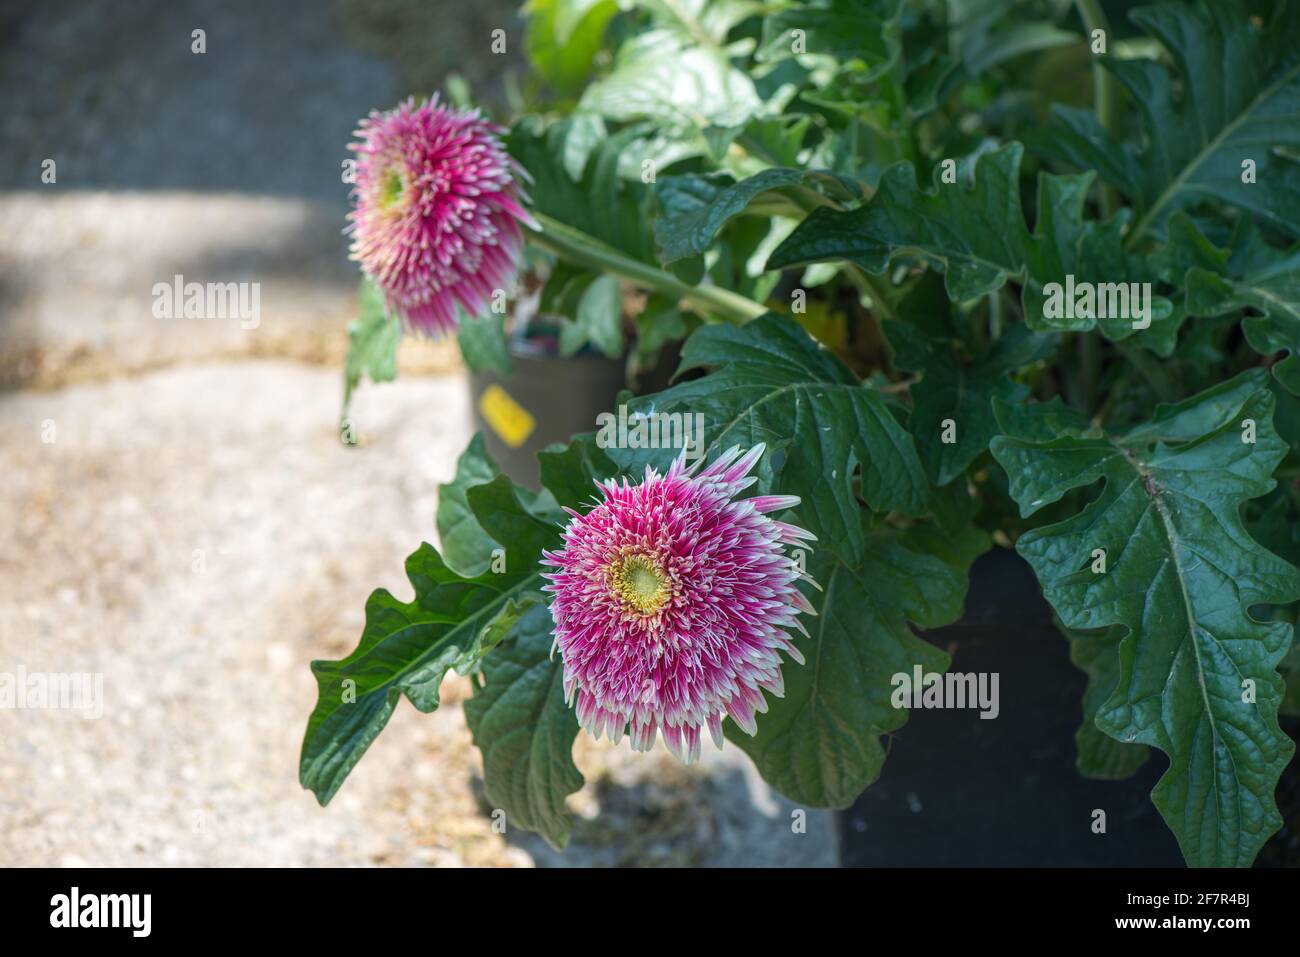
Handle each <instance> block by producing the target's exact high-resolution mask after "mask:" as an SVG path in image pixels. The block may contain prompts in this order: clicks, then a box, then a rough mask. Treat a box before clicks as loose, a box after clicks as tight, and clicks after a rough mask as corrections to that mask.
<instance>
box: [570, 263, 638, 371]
mask: <svg viewBox="0 0 1300 957" xmlns="http://www.w3.org/2000/svg"><path fill="white" fill-rule="evenodd" d="M588 342H590V343H591V344H592V345H594V346H595V347H596V348H597V349H599V350H600V351H601V352H603V353H604V354H605V355H606V356H608V357H609V358H611V359H617V358H618V357H619V356H621V355H622V354H623V292H622V288H621V287H620V285H619V281H618V279H616V278H615V277H613V276H599V277H597V278H596V279H594V280H593V281H592V282H591V283H589V284H588V285H587V287H586V288H585V289H584V290H583V292H582V296H581V298H580V299H579V300H578V308H577V311H576V314H575V316H574V318H573V319H566V320H565V321H564V323H563V324H562V325H561V326H560V354H561V355H564V356H571V355H573V354H574V353H576V352H577V351H578V350H579V349H581V348H582V347H583V346H585V345H586V344H587V343H588Z"/></svg>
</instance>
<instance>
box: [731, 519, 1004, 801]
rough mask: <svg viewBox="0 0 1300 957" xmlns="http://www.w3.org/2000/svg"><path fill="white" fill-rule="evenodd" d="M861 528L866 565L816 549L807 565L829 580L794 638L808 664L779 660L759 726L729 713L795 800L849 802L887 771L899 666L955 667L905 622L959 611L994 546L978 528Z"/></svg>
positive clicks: (766, 769)
mask: <svg viewBox="0 0 1300 957" xmlns="http://www.w3.org/2000/svg"><path fill="white" fill-rule="evenodd" d="M864 538H865V542H866V548H865V549H864V553H863V559H862V562H861V563H860V564H857V565H846V564H844V563H843V562H842V561H841V560H840V559H838V558H836V557H835V556H834V555H831V554H829V553H827V552H824V551H818V552H816V553H814V555H813V557H812V558H811V559H810V561H809V563H808V570H809V573H810V574H811V575H812V577H813V578H814V579H816V580H817V582H818V583H819V584H820V585H821V586H822V589H823V590H822V592H821V593H820V594H817V593H815V592H810V593H809V596H810V598H811V600H812V601H813V603H814V605H815V606H816V607H817V609H818V616H817V617H816V618H814V619H811V620H810V621H809V622H808V627H809V628H810V630H811V636H810V639H809V640H807V641H804V640H799V639H796V643H797V644H798V646H799V648H800V650H801V651H802V653H803V655H804V657H805V658H806V660H807V661H806V664H804V665H803V666H800V667H794V666H789V667H786V668H784V669H782V677H783V678H784V680H785V696H784V697H782V698H773V699H769V701H768V711H767V713H766V714H761V715H759V716H758V733H757V734H756V735H755V736H754V737H752V738H751V737H749V736H748V735H746V734H745V733H744V732H743V731H741V730H740V729H739V728H737V727H736V726H735V725H734V724H732V723H731V722H728V723H727V725H726V735H727V738H728V739H730V740H731V741H732V742H734V743H735V744H737V745H739V746H740V748H741V749H742V750H744V751H745V753H747V754H748V755H749V756H750V757H751V758H752V759H753V761H754V764H755V765H756V766H757V767H758V770H759V772H760V773H761V774H762V775H763V779H764V780H765V781H767V782H768V784H770V785H772V787H774V788H775V789H776V790H778V791H780V792H781V793H782V794H784V795H785V796H786V797H788V798H790V799H791V800H792V801H794V802H796V803H798V804H804V805H809V806H812V807H836V808H843V807H848V805H849V804H851V803H852V802H853V800H854V799H855V798H856V797H857V796H858V795H859V794H861V793H862V791H863V790H864V789H865V788H866V787H867V786H868V785H870V784H871V783H872V782H873V781H875V780H876V778H877V777H878V776H879V775H880V769H881V766H882V765H883V764H884V761H885V750H884V748H883V747H881V744H880V736H881V735H883V734H888V733H889V732H890V731H894V730H897V729H898V728H899V727H901V726H902V725H903V723H904V722H905V721H906V720H907V710H906V709H905V708H896V707H894V705H893V702H892V700H891V699H892V697H893V694H894V689H895V684H894V682H893V680H892V679H893V676H894V675H895V674H899V673H904V674H907V675H908V676H909V678H910V677H911V675H912V671H913V668H914V666H916V665H920V666H921V669H922V671H923V672H925V673H929V672H942V671H945V670H946V669H947V667H948V656H947V655H946V654H944V653H943V652H942V651H940V650H939V649H938V648H935V647H934V646H933V645H930V644H928V643H927V642H925V641H922V640H921V639H920V638H918V637H917V636H916V635H915V633H913V631H912V629H911V627H909V625H908V622H909V621H911V622H912V623H914V624H916V625H918V626H920V627H922V628H936V627H939V626H941V625H946V624H949V623H951V622H953V621H956V620H957V619H958V618H959V617H961V612H962V606H963V604H964V602H965V599H966V583H967V572H968V570H969V568H970V564H971V562H972V561H973V560H974V559H975V557H976V556H977V555H979V554H980V553H982V552H983V551H985V550H986V549H987V548H988V538H987V536H985V535H984V533H983V532H979V531H975V530H973V529H968V530H966V531H964V532H962V533H959V534H957V535H955V536H951V537H950V536H946V535H942V534H940V533H939V532H937V531H936V530H934V529H932V528H930V527H929V526H915V527H913V528H911V529H909V530H907V531H899V530H897V529H879V530H875V531H869V532H866V533H865V535H864Z"/></svg>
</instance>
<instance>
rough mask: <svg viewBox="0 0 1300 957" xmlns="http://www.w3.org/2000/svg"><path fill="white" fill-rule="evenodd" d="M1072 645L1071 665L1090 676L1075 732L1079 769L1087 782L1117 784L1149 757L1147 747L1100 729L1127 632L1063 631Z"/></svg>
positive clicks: (1116, 629)
mask: <svg viewBox="0 0 1300 957" xmlns="http://www.w3.org/2000/svg"><path fill="white" fill-rule="evenodd" d="M1061 630H1062V632H1064V634H1065V637H1066V638H1068V639H1069V641H1070V661H1071V662H1072V663H1073V664H1074V666H1075V667H1076V668H1078V669H1079V670H1080V671H1082V672H1083V673H1084V674H1086V675H1087V676H1088V687H1087V690H1086V691H1084V693H1083V723H1082V724H1081V725H1079V730H1078V731H1077V732H1075V735H1074V743H1075V748H1076V749H1077V752H1078V756H1077V758H1076V761H1075V763H1076V765H1077V766H1078V768H1079V773H1080V774H1082V775H1083V776H1084V777H1086V778H1096V779H1098V780H1102V781H1118V780H1122V779H1123V778H1128V777H1132V776H1133V775H1134V774H1135V773H1137V770H1138V768H1140V767H1142V765H1144V764H1145V763H1146V761H1147V758H1148V757H1150V750H1149V749H1148V748H1147V746H1146V745H1144V744H1125V743H1123V742H1122V741H1116V740H1115V739H1114V738H1111V737H1108V736H1106V735H1105V734H1104V733H1102V731H1101V729H1100V728H1098V727H1097V723H1096V718H1097V710H1098V709H1099V708H1100V707H1101V706H1102V704H1104V703H1105V701H1106V699H1108V698H1109V697H1110V696H1111V695H1112V694H1113V693H1114V691H1115V687H1116V686H1117V685H1118V684H1119V646H1120V641H1121V640H1122V639H1123V638H1124V634H1125V629H1124V628H1123V627H1122V626H1119V625H1115V626H1112V627H1110V628H1107V629H1106V630H1105V631H1102V632H1085V631H1075V630H1071V629H1069V628H1064V627H1063V628H1062V629H1061Z"/></svg>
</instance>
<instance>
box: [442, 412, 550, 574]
mask: <svg viewBox="0 0 1300 957" xmlns="http://www.w3.org/2000/svg"><path fill="white" fill-rule="evenodd" d="M499 475H501V469H500V468H499V467H498V466H497V464H496V462H494V461H493V460H492V457H491V456H490V455H488V454H487V449H486V448H485V447H484V445H483V434H482V433H481V432H476V433H474V437H473V438H472V439H470V442H469V445H468V446H466V448H465V451H464V452H462V453H461V455H460V458H459V459H457V460H456V475H455V477H454V478H453V479H452V480H451V481H450V482H445V483H443V484H442V485H439V486H438V511H437V519H436V524H437V527H438V545H439V548H440V550H441V552H442V559H443V561H444V562H446V563H447V565H448V566H449V567H451V568H452V569H454V570H455V571H456V572H457V573H459V574H461V575H464V576H466V577H469V578H473V577H474V576H476V575H481V574H483V573H484V572H486V571H487V570H488V569H489V568H490V567H491V565H492V550H493V549H495V548H498V547H500V545H501V544H502V543H499V542H497V541H496V540H494V539H493V538H492V536H490V535H489V534H488V533H487V531H485V530H484V528H483V526H482V525H480V524H479V521H478V519H477V518H476V517H475V516H474V510H473V509H472V508H470V503H469V490H470V489H471V488H474V487H475V486H478V485H486V484H488V483H489V482H491V481H492V480H494V479H496V478H497V477H498V476H499ZM545 478H546V477H545V476H543V485H545V484H546V482H545ZM515 495H516V496H517V497H518V499H519V501H520V503H521V504H522V505H523V506H524V508H525V509H527V511H528V513H529V514H530V515H533V516H535V517H537V518H539V519H541V520H542V521H545V522H554V523H558V522H562V521H563V520H564V517H565V516H564V512H562V511H561V510H560V507H559V506H558V505H556V503H555V499H554V497H553V496H552V495H551V493H550V491H549V490H547V489H546V488H543V489H542V491H541V492H533V491H530V490H529V489H525V488H516V489H515Z"/></svg>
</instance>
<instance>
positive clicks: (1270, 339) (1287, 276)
mask: <svg viewBox="0 0 1300 957" xmlns="http://www.w3.org/2000/svg"><path fill="white" fill-rule="evenodd" d="M1170 228H1171V230H1172V229H1173V221H1171V225H1170ZM1240 309H1250V310H1253V311H1255V312H1258V313H1259V315H1250V316H1247V317H1246V318H1244V319H1243V320H1242V322H1241V329H1242V332H1244V333H1245V334H1246V341H1247V342H1249V343H1250V347H1251V348H1252V349H1254V350H1255V351H1256V352H1259V353H1262V354H1263V355H1272V354H1273V353H1276V352H1286V353H1288V355H1287V357H1286V358H1285V359H1283V360H1281V361H1280V362H1276V363H1274V364H1273V367H1272V368H1273V375H1275V376H1276V377H1277V380H1278V381H1279V382H1280V383H1282V385H1283V386H1284V387H1286V389H1287V390H1288V391H1289V392H1292V393H1294V394H1300V245H1296V246H1294V247H1292V248H1291V249H1289V250H1280V249H1274V248H1273V247H1271V246H1268V245H1267V244H1266V243H1265V242H1264V241H1263V239H1261V238H1260V236H1259V233H1258V232H1257V231H1256V230H1254V229H1249V228H1239V229H1238V230H1237V231H1236V233H1235V234H1234V236H1233V243H1232V255H1231V258H1230V259H1229V260H1228V263H1227V265H1226V267H1224V268H1219V269H1214V268H1202V267H1194V268H1192V269H1189V270H1188V272H1187V311H1188V312H1189V313H1191V314H1192V315H1194V316H1221V315H1224V314H1226V313H1230V312H1236V311H1237V310H1240Z"/></svg>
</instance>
